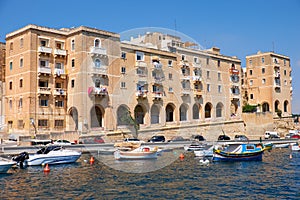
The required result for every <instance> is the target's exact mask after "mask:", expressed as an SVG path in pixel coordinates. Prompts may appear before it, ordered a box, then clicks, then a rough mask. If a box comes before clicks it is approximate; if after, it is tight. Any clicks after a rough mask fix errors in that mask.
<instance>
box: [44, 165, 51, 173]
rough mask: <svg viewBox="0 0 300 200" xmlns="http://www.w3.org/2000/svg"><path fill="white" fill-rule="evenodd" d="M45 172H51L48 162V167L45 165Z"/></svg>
mask: <svg viewBox="0 0 300 200" xmlns="http://www.w3.org/2000/svg"><path fill="white" fill-rule="evenodd" d="M44 172H50V167H49V165H48V164H46V167H44Z"/></svg>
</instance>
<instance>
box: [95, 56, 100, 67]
mask: <svg viewBox="0 0 300 200" xmlns="http://www.w3.org/2000/svg"><path fill="white" fill-rule="evenodd" d="M95 67H96V68H100V67H101V61H100V59H98V58H97V59H95Z"/></svg>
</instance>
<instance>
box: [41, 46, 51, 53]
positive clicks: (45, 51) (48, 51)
mask: <svg viewBox="0 0 300 200" xmlns="http://www.w3.org/2000/svg"><path fill="white" fill-rule="evenodd" d="M38 52H39V53H43V54H51V53H52V48H50V47H44V46H40V47H39V48H38Z"/></svg>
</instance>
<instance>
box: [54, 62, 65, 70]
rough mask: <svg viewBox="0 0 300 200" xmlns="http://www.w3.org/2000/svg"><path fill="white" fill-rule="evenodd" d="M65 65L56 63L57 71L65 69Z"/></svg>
mask: <svg viewBox="0 0 300 200" xmlns="http://www.w3.org/2000/svg"><path fill="white" fill-rule="evenodd" d="M63 66H64V64H63V63H55V69H63Z"/></svg>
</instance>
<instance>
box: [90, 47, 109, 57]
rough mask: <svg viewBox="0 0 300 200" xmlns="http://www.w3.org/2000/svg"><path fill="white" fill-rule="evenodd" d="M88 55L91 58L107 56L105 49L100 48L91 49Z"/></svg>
mask: <svg viewBox="0 0 300 200" xmlns="http://www.w3.org/2000/svg"><path fill="white" fill-rule="evenodd" d="M90 54H91V55H92V57H102V56H106V55H107V53H106V49H104V48H101V47H91V50H90Z"/></svg>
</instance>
